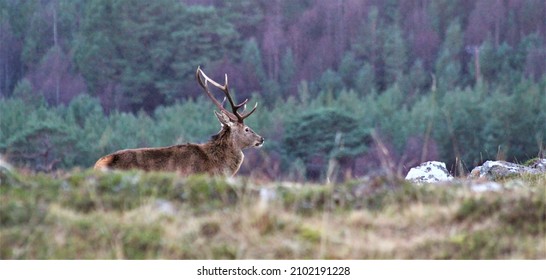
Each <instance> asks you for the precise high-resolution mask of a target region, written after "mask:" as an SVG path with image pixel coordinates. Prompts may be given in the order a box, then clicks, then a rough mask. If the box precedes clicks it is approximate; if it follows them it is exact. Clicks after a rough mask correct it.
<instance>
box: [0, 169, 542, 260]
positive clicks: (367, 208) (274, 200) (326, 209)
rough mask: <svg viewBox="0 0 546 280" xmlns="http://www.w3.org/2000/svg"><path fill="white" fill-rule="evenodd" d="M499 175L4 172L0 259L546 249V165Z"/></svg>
mask: <svg viewBox="0 0 546 280" xmlns="http://www.w3.org/2000/svg"><path fill="white" fill-rule="evenodd" d="M498 183H500V184H501V185H502V186H503V187H504V188H503V190H502V191H497V192H482V193H476V192H473V191H472V190H471V189H470V188H469V184H471V182H468V181H465V180H460V181H457V182H454V183H449V184H437V185H413V184H410V183H408V182H406V181H404V180H400V179H385V178H379V179H375V180H355V181H350V182H346V183H343V184H338V185H335V186H332V185H320V184H303V185H295V184H292V183H289V182H269V183H258V182H254V181H252V180H250V179H248V178H235V179H234V178H230V179H225V178H209V177H206V176H192V177H189V178H180V177H178V176H176V175H174V174H167V173H141V172H135V171H133V172H109V173H100V172H93V171H81V170H74V171H72V172H69V173H59V174H41V173H40V174H22V173H18V172H17V171H15V172H9V171H6V170H0V258H1V259H319V258H321V259H322V258H324V259H544V258H546V241H545V240H546V174H540V175H523V176H518V177H515V178H514V177H511V178H509V179H504V180H501V181H498ZM260 189H267V190H269V192H268V193H269V194H273V195H269V196H267V197H263V196H260V193H261V191H260Z"/></svg>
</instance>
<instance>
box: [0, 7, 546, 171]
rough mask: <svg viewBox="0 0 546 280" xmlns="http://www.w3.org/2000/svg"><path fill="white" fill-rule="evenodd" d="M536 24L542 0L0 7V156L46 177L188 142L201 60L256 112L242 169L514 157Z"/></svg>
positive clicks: (538, 93) (543, 62)
mask: <svg viewBox="0 0 546 280" xmlns="http://www.w3.org/2000/svg"><path fill="white" fill-rule="evenodd" d="M545 19H546V2H545V1H543V0H476V1H474V0H456V1H453V0H436V1H428V0H400V1H396V0H387V1H382V0H335V1H329V0H316V1H313V0H301V1H289V0H286V1H284V0H257V1H254V0H238V1H219V0H157V1H145V0H117V1H113V0H90V1H84V0H40V1H39V0H28V1H18V0H0V155H1V156H2V157H3V158H4V159H5V160H6V161H8V162H10V163H12V164H14V165H15V166H17V167H19V168H23V169H29V170H35V171H45V172H50V171H53V170H59V169H72V168H82V169H86V168H90V167H91V166H92V165H93V164H94V162H95V161H96V160H97V159H98V158H99V157H100V156H102V155H105V154H108V153H111V152H114V151H116V150H119V149H125V148H136V147H146V146H167V145H174V144H180V143H186V142H205V141H207V140H208V137H210V136H211V135H213V134H215V133H216V132H217V131H218V130H219V128H220V125H219V123H218V122H217V121H216V118H215V117H214V114H213V104H212V103H211V102H210V100H208V99H207V98H206V96H204V94H203V92H202V90H201V88H199V86H198V84H197V82H196V81H195V70H196V69H197V67H198V66H200V67H202V68H203V69H204V70H205V71H206V72H207V74H210V75H209V76H211V77H212V78H213V79H215V80H220V81H221V80H222V78H223V75H224V73H226V74H227V75H228V76H229V81H230V87H231V88H232V90H233V92H234V94H235V95H236V98H237V100H239V101H242V100H244V99H246V98H248V99H249V100H250V101H249V104H252V105H253V104H254V102H258V109H257V111H256V113H254V114H253V115H252V117H250V118H249V119H248V124H249V126H251V127H252V128H253V129H254V130H255V131H256V132H257V133H259V134H260V135H262V136H264V137H265V139H266V141H265V145H264V146H263V148H261V149H252V150H248V151H246V152H245V154H246V158H245V162H244V164H243V166H242V168H241V171H240V174H243V175H248V176H254V177H257V178H264V179H278V178H286V179H289V180H293V181H304V180H322V179H324V178H325V177H326V176H328V174H327V173H328V172H329V169H330V168H329V167H332V166H335V167H336V174H337V176H338V177H339V178H351V177H358V176H363V175H365V174H370V173H383V172H389V173H395V174H405V173H404V172H406V171H407V170H408V169H409V168H411V167H413V166H415V165H418V164H419V163H421V162H423V161H426V160H439V161H444V162H446V163H447V165H448V169H450V171H451V172H452V173H454V174H457V175H465V174H466V173H468V172H469V170H471V169H472V167H473V166H476V165H478V164H480V163H482V162H484V161H486V160H489V159H502V160H508V161H513V162H524V161H526V160H528V159H531V158H535V157H541V156H544V149H545V146H546V144H545V143H546V110H545V109H544V108H546V21H545ZM332 162H334V163H335V164H332ZM330 171H331V170H330ZM330 175H331V174H330Z"/></svg>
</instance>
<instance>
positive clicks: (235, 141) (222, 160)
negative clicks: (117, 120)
mask: <svg viewBox="0 0 546 280" xmlns="http://www.w3.org/2000/svg"><path fill="white" fill-rule="evenodd" d="M217 116H218V119H219V120H220V122H221V123H222V130H221V131H220V133H218V134H217V135H215V136H213V137H212V139H211V140H210V141H209V142H207V143H204V144H191V143H188V144H184V145H175V146H170V147H161V148H140V149H127V150H121V151H117V152H115V153H112V154H109V155H107V156H104V157H102V158H100V159H99V160H98V161H97V162H96V163H95V169H125V170H127V169H141V170H145V171H170V172H178V173H180V174H182V175H189V174H194V173H208V174H211V175H234V174H235V173H237V171H238V170H239V167H240V166H241V163H242V162H243V158H244V155H243V152H242V150H243V149H245V148H248V147H252V146H261V145H262V144H263V141H264V140H263V137H261V136H259V135H257V134H256V133H254V132H253V131H252V130H251V129H250V128H248V127H247V126H246V125H244V124H242V123H238V122H232V121H230V120H229V119H228V118H227V117H225V116H224V115H223V114H217Z"/></svg>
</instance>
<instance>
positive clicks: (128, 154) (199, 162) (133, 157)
mask: <svg viewBox="0 0 546 280" xmlns="http://www.w3.org/2000/svg"><path fill="white" fill-rule="evenodd" d="M210 168H211V166H210V159H209V156H208V155H207V153H206V152H205V151H204V150H203V147H202V145H199V144H184V145H176V146H170V147H162V148H141V149H127V150H121V151H117V152H115V153H112V154H109V155H106V156H104V157H102V158H100V159H99V160H98V161H97V162H96V163H95V169H141V170H146V171H171V172H180V173H182V174H190V173H204V172H210V171H209V170H210Z"/></svg>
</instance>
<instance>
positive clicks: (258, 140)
mask: <svg viewBox="0 0 546 280" xmlns="http://www.w3.org/2000/svg"><path fill="white" fill-rule="evenodd" d="M195 75H196V77H197V82H198V83H199V85H200V86H201V87H202V88H203V89H204V90H205V93H206V94H207V96H208V97H209V98H210V99H211V100H212V102H213V103H214V104H215V105H216V107H218V109H219V110H220V111H219V112H216V111H215V112H214V113H215V115H216V117H217V118H218V120H219V121H220V124H222V131H221V133H220V134H222V132H224V133H225V135H229V137H230V140H231V141H232V143H233V144H234V145H235V146H236V147H237V148H240V149H245V148H249V147H261V146H262V145H263V143H264V138H263V137H262V136H260V135H258V134H256V133H255V132H254V131H253V130H252V129H251V128H250V127H248V126H247V125H245V124H244V120H245V119H246V118H248V117H249V116H250V115H251V114H252V113H254V111H256V107H257V106H258V103H256V104H255V105H254V108H252V110H251V111H250V112H248V113H244V110H245V108H246V103H247V102H248V99H246V100H245V101H243V102H242V103H240V104H238V105H235V102H234V101H233V98H232V97H231V94H230V93H229V88H228V78H227V74H226V75H225V83H224V85H220V84H219V83H217V82H215V81H214V80H212V79H211V78H209V77H208V76H207V75H205V73H204V72H203V71H202V70H201V68H200V67H198V68H197V72H196V73H195ZM208 83H211V84H212V85H213V86H215V87H217V88H218V89H220V90H221V91H222V92H223V93H224V95H225V97H224V100H223V101H222V102H221V103H220V102H219V101H218V100H217V99H216V98H214V96H213V95H212V93H211V92H210V90H209V88H208ZM226 99H227V100H228V101H229V104H230V105H231V112H229V111H228V110H226V108H224V104H225V102H226ZM241 108H243V112H241V113H240V112H239V109H241Z"/></svg>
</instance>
